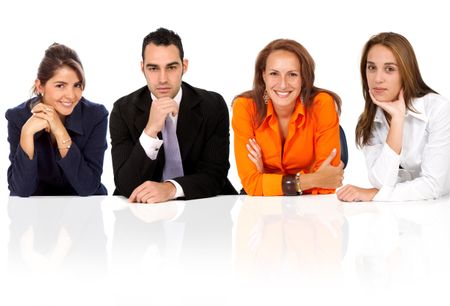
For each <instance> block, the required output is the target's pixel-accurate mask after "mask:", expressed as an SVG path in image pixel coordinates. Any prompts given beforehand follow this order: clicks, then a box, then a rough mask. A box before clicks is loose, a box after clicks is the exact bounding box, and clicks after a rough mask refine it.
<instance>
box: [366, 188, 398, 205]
mask: <svg viewBox="0 0 450 306" xmlns="http://www.w3.org/2000/svg"><path fill="white" fill-rule="evenodd" d="M394 188H395V187H391V186H383V187H381V188H380V189H379V190H378V192H377V194H376V195H375V196H374V197H373V199H372V201H374V202H386V201H389V200H391V201H392V199H391V194H392V192H393V191H394Z"/></svg>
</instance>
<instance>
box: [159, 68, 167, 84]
mask: <svg viewBox="0 0 450 306" xmlns="http://www.w3.org/2000/svg"><path fill="white" fill-rule="evenodd" d="M159 82H160V83H166V82H167V72H166V71H165V70H164V69H161V71H160V73H159Z"/></svg>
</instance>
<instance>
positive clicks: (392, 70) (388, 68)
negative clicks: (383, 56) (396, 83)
mask: <svg viewBox="0 0 450 306" xmlns="http://www.w3.org/2000/svg"><path fill="white" fill-rule="evenodd" d="M385 70H386V72H394V71H397V67H395V66H387V67H386V68H385Z"/></svg>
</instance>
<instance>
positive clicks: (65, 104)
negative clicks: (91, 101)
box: [61, 101, 72, 107]
mask: <svg viewBox="0 0 450 306" xmlns="http://www.w3.org/2000/svg"><path fill="white" fill-rule="evenodd" d="M61 104H62V105H64V106H66V107H70V106H72V102H70V101H61Z"/></svg>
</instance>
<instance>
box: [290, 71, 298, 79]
mask: <svg viewBox="0 0 450 306" xmlns="http://www.w3.org/2000/svg"><path fill="white" fill-rule="evenodd" d="M289 76H290V77H291V78H296V77H298V73H297V72H291V73H289Z"/></svg>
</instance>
